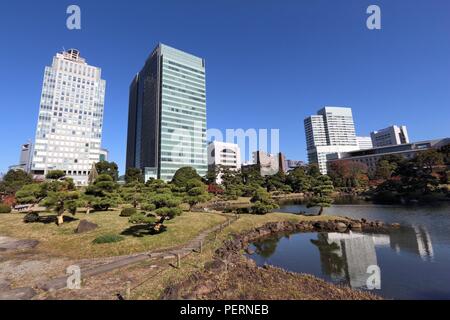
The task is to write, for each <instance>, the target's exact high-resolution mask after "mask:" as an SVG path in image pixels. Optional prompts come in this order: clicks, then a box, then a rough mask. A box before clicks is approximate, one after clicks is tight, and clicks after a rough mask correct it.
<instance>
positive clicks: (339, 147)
mask: <svg viewBox="0 0 450 320" xmlns="http://www.w3.org/2000/svg"><path fill="white" fill-rule="evenodd" d="M304 124H305V133H306V145H307V153H308V161H309V163H310V164H317V165H318V166H319V170H320V172H321V173H322V174H326V173H327V155H329V154H333V153H336V152H347V151H352V150H358V143H357V140H356V134H355V125H354V122H353V114H352V109H351V108H342V107H325V108H323V109H321V110H319V111H318V112H317V115H312V116H310V117H308V118H306V119H305V121H304Z"/></svg>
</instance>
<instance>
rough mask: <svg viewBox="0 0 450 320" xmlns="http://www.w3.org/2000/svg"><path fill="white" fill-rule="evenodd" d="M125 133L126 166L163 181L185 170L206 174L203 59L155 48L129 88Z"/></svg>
mask: <svg viewBox="0 0 450 320" xmlns="http://www.w3.org/2000/svg"><path fill="white" fill-rule="evenodd" d="M128 131H129V132H128V147H127V148H128V149H127V167H137V168H141V169H142V170H143V171H144V172H147V173H150V172H152V173H150V174H149V176H152V177H153V176H154V174H153V172H156V176H157V177H158V178H160V179H163V180H166V181H169V180H171V179H172V177H173V175H174V174H175V172H176V171H177V170H178V169H179V168H181V167H186V166H189V167H192V168H194V169H196V170H197V172H198V173H199V174H200V175H205V174H206V171H207V159H206V148H207V146H206V86H205V63H204V60H203V59H201V58H198V57H195V56H193V55H190V54H188V53H185V52H182V51H180V50H177V49H174V48H171V47H168V46H166V45H163V44H160V45H158V47H157V48H156V49H155V50H154V51H153V53H152V54H151V55H150V58H149V59H148V60H147V62H146V65H145V66H144V68H143V69H142V70H141V72H140V73H139V74H138V76H137V77H136V78H135V79H134V80H133V83H132V85H131V87H130V112H129V125H128ZM146 176H147V175H146Z"/></svg>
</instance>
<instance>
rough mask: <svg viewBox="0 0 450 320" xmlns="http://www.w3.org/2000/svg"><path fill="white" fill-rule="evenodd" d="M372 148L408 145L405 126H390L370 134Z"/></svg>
mask: <svg viewBox="0 0 450 320" xmlns="http://www.w3.org/2000/svg"><path fill="white" fill-rule="evenodd" d="M370 137H371V139H372V144H373V147H374V148H377V147H385V146H392V145H400V144H406V143H409V136H408V130H407V129H406V126H400V127H399V126H390V127H387V128H384V129H381V130H378V131H373V132H372V133H371V134H370Z"/></svg>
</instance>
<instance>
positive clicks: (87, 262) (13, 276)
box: [0, 218, 235, 300]
mask: <svg viewBox="0 0 450 320" xmlns="http://www.w3.org/2000/svg"><path fill="white" fill-rule="evenodd" d="M234 220H235V218H230V219H229V220H228V221H227V222H225V223H223V224H220V225H217V226H215V227H213V228H210V229H207V230H205V231H203V232H201V233H200V234H199V235H198V236H197V237H195V238H194V239H192V240H191V241H189V242H188V243H186V244H184V245H181V246H178V247H176V248H172V249H168V250H164V251H153V252H144V253H139V254H132V255H126V256H118V257H110V258H100V259H84V260H79V261H72V260H69V259H66V258H61V257H49V256H46V255H43V254H40V253H37V252H36V251H35V250H34V247H35V246H36V245H37V244H38V243H37V242H33V241H32V240H15V239H11V238H8V239H7V238H5V237H0V270H1V271H0V300H1V299H3V300H16V299H32V298H33V297H34V296H36V294H37V290H43V291H50V292H54V291H56V290H59V289H63V288H66V286H67V278H68V275H65V270H66V268H67V267H68V266H71V265H73V266H79V267H80V269H81V277H82V279H83V280H84V279H86V278H89V277H93V276H96V275H101V274H104V273H107V272H110V271H112V270H116V269H119V268H123V267H126V266H130V265H133V264H136V263H138V262H141V261H145V260H152V261H153V260H154V261H155V263H157V262H158V261H163V260H166V259H172V258H174V257H178V256H179V257H180V259H182V258H183V257H185V256H186V255H188V254H190V253H191V252H192V251H193V250H198V249H199V248H200V244H201V243H202V242H203V241H205V239H206V237H207V236H208V235H209V234H211V233H213V232H215V231H217V230H219V229H222V228H224V227H225V226H227V225H229V224H230V223H232V222H233V221H234ZM2 239H3V242H2ZM2 246H3V247H5V248H8V249H7V250H6V249H5V250H2V248H3V247H2ZM4 251H5V252H4ZM58 275H59V276H58ZM20 285H22V286H23V287H17V286H20ZM12 286H14V287H15V288H14V289H13V288H11V287H12Z"/></svg>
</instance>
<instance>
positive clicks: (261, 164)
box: [253, 151, 286, 177]
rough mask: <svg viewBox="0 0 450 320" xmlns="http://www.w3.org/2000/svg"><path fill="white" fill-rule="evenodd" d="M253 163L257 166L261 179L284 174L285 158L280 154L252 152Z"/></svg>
mask: <svg viewBox="0 0 450 320" xmlns="http://www.w3.org/2000/svg"><path fill="white" fill-rule="evenodd" d="M253 163H254V165H256V166H258V168H259V169H260V172H261V176H263V177H265V176H272V175H275V174H277V173H279V172H286V158H285V156H284V154H283V153H281V152H279V153H276V154H270V153H267V152H264V151H255V152H253Z"/></svg>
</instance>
